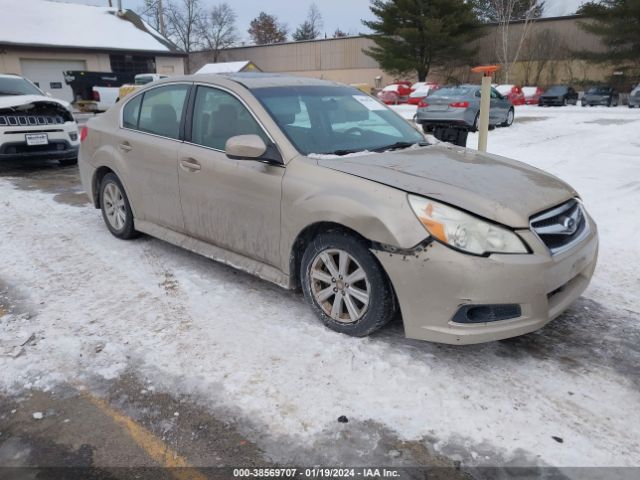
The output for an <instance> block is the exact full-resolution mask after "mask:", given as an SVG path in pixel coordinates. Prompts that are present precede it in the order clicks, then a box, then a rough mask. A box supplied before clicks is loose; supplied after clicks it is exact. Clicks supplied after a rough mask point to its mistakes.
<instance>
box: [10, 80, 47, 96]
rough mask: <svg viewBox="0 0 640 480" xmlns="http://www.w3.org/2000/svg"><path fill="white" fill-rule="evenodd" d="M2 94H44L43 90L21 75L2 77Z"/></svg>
mask: <svg viewBox="0 0 640 480" xmlns="http://www.w3.org/2000/svg"><path fill="white" fill-rule="evenodd" d="M0 95H42V92H41V91H40V90H38V88H37V87H36V86H35V85H33V84H32V83H31V82H28V81H27V80H25V79H24V78H20V77H0Z"/></svg>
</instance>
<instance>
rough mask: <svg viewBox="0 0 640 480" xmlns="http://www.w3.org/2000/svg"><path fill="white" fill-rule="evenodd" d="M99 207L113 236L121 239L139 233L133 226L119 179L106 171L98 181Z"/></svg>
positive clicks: (131, 216) (127, 200) (132, 236)
mask: <svg viewBox="0 0 640 480" xmlns="http://www.w3.org/2000/svg"><path fill="white" fill-rule="evenodd" d="M99 195H100V196H99V199H100V209H101V210H102V218H103V219H104V223H105V224H106V225H107V228H108V229H109V231H110V232H111V233H112V234H113V236H115V237H117V238H120V239H122V240H129V239H132V238H135V237H137V236H138V235H139V233H138V232H137V231H136V230H135V228H134V226H133V225H134V223H133V212H132V210H131V205H130V204H129V199H128V198H127V194H126V193H125V191H124V187H123V186H122V183H121V182H120V179H118V177H117V176H116V175H115V174H114V173H107V174H106V175H105V176H104V177H103V178H102V181H101V182H100V193H99Z"/></svg>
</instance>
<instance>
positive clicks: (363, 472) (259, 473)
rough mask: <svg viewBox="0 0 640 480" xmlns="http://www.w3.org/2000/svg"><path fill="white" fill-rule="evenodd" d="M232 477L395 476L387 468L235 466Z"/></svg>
mask: <svg viewBox="0 0 640 480" xmlns="http://www.w3.org/2000/svg"><path fill="white" fill-rule="evenodd" d="M233 476H234V478H296V477H297V478H396V477H399V476H400V472H399V471H398V470H394V469H388V468H322V467H313V468H236V469H234V470H233Z"/></svg>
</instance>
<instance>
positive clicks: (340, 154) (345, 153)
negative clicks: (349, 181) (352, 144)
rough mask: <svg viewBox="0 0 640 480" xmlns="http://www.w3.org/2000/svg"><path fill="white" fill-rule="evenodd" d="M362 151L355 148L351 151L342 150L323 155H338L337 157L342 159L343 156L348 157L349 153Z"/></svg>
mask: <svg viewBox="0 0 640 480" xmlns="http://www.w3.org/2000/svg"><path fill="white" fill-rule="evenodd" d="M362 151H363V149H362V148H356V149H352V150H349V149H346V148H343V149H341V150H335V151H333V152H329V153H328V154H325V155H338V156H340V157H342V156H344V155H349V154H350V153H357V152H362Z"/></svg>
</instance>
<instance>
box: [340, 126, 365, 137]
mask: <svg viewBox="0 0 640 480" xmlns="http://www.w3.org/2000/svg"><path fill="white" fill-rule="evenodd" d="M344 133H346V134H351V133H357V134H359V135H364V134H365V133H366V132H365V131H364V130H363V129H361V128H360V127H351V128H348V129H346V130H345V131H344Z"/></svg>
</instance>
